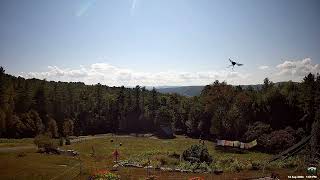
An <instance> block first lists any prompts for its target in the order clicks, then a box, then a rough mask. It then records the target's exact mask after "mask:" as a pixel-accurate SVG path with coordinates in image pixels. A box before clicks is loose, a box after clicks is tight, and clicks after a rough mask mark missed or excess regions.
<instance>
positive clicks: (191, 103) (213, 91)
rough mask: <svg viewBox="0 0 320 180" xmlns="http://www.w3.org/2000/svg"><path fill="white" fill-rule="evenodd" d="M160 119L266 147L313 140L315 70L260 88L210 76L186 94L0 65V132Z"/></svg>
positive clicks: (319, 91)
mask: <svg viewBox="0 0 320 180" xmlns="http://www.w3.org/2000/svg"><path fill="white" fill-rule="evenodd" d="M160 126H170V127H172V129H173V131H174V133H175V134H185V135H187V136H189V137H195V138H199V137H201V138H204V139H211V140H214V139H216V138H220V139H228V140H242V141H251V140H253V139H257V140H258V144H259V148H260V149H261V150H262V151H268V152H279V151H281V150H283V149H285V148H288V147H290V146H291V145H293V144H294V143H296V142H298V141H299V140H300V139H302V138H303V137H305V136H306V135H309V134H310V133H311V132H313V134H316V136H314V138H313V142H314V143H315V144H317V143H318V142H319V139H320V137H319V134H320V132H319V129H320V128H319V127H320V75H319V74H316V75H315V74H311V73H310V74H308V75H307V76H306V77H304V78H303V80H302V81H301V82H299V83H298V82H291V81H289V82H282V83H277V84H274V83H273V82H271V81H269V79H268V78H265V79H264V81H263V85H262V88H261V89H254V88H252V87H251V86H249V87H248V88H242V87H241V86H232V85H228V84H227V83H225V82H219V81H214V82H213V83H212V84H210V85H207V86H205V88H204V89H203V90H202V92H201V94H200V95H199V96H194V97H185V96H181V95H178V94H162V93H159V92H157V91H156V89H155V88H153V89H152V90H147V89H146V88H145V87H140V86H136V87H135V88H126V87H124V86H122V87H114V86H113V87H110V86H107V85H102V84H96V85H85V84H84V83H82V82H60V81H59V82H53V81H47V80H45V79H44V80H39V79H24V78H22V77H15V76H12V75H9V74H6V73H5V70H4V69H3V68H2V67H1V68H0V137H3V138H25V137H35V136H36V135H38V134H43V133H48V134H50V136H52V137H53V138H58V137H62V136H71V135H76V136H79V135H93V134H101V133H147V132H149V133H153V132H156V131H157V129H158V128H159V127H160ZM315 148H317V146H315Z"/></svg>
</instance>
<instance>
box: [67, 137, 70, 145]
mask: <svg viewBox="0 0 320 180" xmlns="http://www.w3.org/2000/svg"><path fill="white" fill-rule="evenodd" d="M66 145H71V141H70V138H69V137H67V138H66Z"/></svg>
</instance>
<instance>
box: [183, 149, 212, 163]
mask: <svg viewBox="0 0 320 180" xmlns="http://www.w3.org/2000/svg"><path fill="white" fill-rule="evenodd" d="M182 157H183V159H184V160H185V161H189V162H191V163H201V162H206V163H207V164H210V163H211V162H212V157H211V156H210V155H209V152H208V149H207V147H206V146H204V145H200V144H199V145H198V144H196V145H192V146H191V147H189V148H188V149H186V150H185V151H184V152H183V154H182Z"/></svg>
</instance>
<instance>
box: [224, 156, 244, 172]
mask: <svg viewBox="0 0 320 180" xmlns="http://www.w3.org/2000/svg"><path fill="white" fill-rule="evenodd" d="M243 169H245V165H244V164H243V163H241V162H240V161H238V160H237V159H235V160H234V161H233V162H232V163H231V164H230V165H229V166H228V167H227V170H230V171H237V172H239V171H241V170H243Z"/></svg>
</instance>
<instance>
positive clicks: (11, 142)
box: [0, 138, 33, 147]
mask: <svg viewBox="0 0 320 180" xmlns="http://www.w3.org/2000/svg"><path fill="white" fill-rule="evenodd" d="M28 145H33V138H23V139H4V138H0V147H17V146H28Z"/></svg>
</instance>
